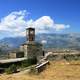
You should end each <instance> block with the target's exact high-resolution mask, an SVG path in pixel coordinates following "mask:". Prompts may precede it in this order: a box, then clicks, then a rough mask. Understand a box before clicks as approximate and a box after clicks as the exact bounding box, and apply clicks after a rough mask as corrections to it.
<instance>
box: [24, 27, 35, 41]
mask: <svg viewBox="0 0 80 80" xmlns="http://www.w3.org/2000/svg"><path fill="white" fill-rule="evenodd" d="M26 33H27V39H28V41H29V42H33V41H35V29H34V28H27V29H26Z"/></svg>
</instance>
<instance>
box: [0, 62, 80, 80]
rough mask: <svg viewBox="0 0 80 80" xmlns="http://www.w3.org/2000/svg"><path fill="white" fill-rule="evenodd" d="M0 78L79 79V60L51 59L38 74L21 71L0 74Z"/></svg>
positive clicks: (22, 79) (25, 79) (20, 79)
mask: <svg viewBox="0 0 80 80" xmlns="http://www.w3.org/2000/svg"><path fill="white" fill-rule="evenodd" d="M0 80H80V61H71V62H67V61H64V60H63V61H52V62H50V65H49V66H47V68H46V69H45V70H44V71H43V72H41V73H40V74H39V75H33V74H28V73H27V72H26V71H22V72H20V73H16V74H11V75H6V74H1V75H0Z"/></svg>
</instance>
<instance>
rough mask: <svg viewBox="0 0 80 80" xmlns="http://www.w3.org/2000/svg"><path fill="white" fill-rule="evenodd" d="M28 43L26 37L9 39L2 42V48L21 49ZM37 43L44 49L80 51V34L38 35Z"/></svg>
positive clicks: (0, 41)
mask: <svg viewBox="0 0 80 80" xmlns="http://www.w3.org/2000/svg"><path fill="white" fill-rule="evenodd" d="M26 41H27V38H26V37H14V38H13V37H8V38H4V39H1V40H0V47H1V48H2V49H3V50H5V49H13V48H19V46H20V45H21V44H23V43H25V42H26ZM35 41H36V42H41V43H42V44H43V46H44V48H74V49H80V33H69V34H56V33H54V34H37V35H36V38H35Z"/></svg>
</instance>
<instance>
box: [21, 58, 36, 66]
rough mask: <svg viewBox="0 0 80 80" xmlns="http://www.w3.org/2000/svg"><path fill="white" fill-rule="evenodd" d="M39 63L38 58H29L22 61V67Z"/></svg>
mask: <svg viewBox="0 0 80 80" xmlns="http://www.w3.org/2000/svg"><path fill="white" fill-rule="evenodd" d="M36 63H37V59H36V58H33V59H27V60H24V61H22V63H21V66H22V67H28V66H30V65H33V64H36Z"/></svg>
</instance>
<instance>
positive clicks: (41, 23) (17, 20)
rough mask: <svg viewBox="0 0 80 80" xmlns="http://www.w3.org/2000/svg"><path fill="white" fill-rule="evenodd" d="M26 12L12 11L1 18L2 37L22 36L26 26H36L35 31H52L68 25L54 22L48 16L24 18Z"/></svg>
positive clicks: (0, 29) (26, 14)
mask: <svg viewBox="0 0 80 80" xmlns="http://www.w3.org/2000/svg"><path fill="white" fill-rule="evenodd" d="M28 14H29V12H27V11H26V10H22V11H18V12H12V13H10V14H9V15H8V16H5V17H4V18H2V19H1V21H0V31H2V34H4V37H7V36H8V37H9V36H13V37H14V36H24V35H25V29H26V28H28V27H34V28H36V33H52V32H54V31H60V30H63V29H66V28H69V27H70V26H69V25H65V24H55V23H54V20H53V19H51V17H50V16H42V17H40V18H38V19H37V20H35V21H34V20H33V19H30V20H27V19H26V20H25V18H27V16H28ZM2 34H1V35H2ZM6 34H7V35H6Z"/></svg>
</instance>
